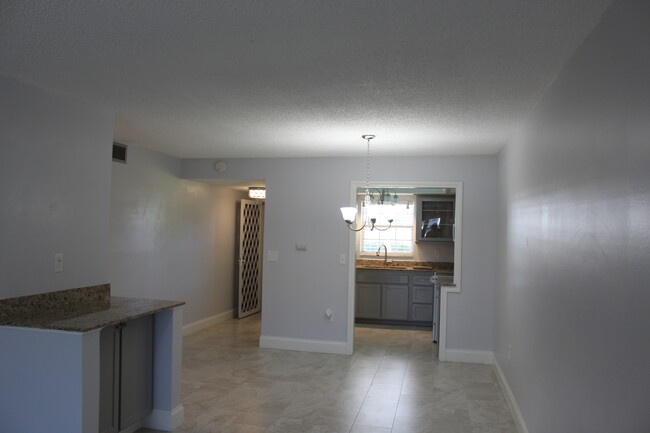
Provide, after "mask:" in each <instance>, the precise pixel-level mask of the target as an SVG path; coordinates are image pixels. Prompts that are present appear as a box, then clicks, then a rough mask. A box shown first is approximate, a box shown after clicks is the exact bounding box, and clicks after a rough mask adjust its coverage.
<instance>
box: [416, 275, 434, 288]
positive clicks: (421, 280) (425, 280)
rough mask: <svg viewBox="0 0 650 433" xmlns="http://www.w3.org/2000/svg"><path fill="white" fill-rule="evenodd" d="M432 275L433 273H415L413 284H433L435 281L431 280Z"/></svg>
mask: <svg viewBox="0 0 650 433" xmlns="http://www.w3.org/2000/svg"><path fill="white" fill-rule="evenodd" d="M431 277H433V274H431V275H413V277H412V278H413V284H416V285H417V284H419V285H422V286H433V283H432V282H431Z"/></svg>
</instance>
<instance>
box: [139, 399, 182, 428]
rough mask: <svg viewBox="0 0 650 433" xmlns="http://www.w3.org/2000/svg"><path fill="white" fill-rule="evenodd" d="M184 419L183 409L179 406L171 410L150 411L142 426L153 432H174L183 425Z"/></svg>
mask: <svg viewBox="0 0 650 433" xmlns="http://www.w3.org/2000/svg"><path fill="white" fill-rule="evenodd" d="M184 419H185V408H184V407H183V405H181V404H179V405H178V406H176V407H175V408H173V409H172V410H160V409H154V410H152V411H151V413H150V414H149V415H147V416H146V417H145V419H144V422H143V423H142V424H143V425H144V426H145V427H147V428H150V429H153V430H163V431H174V430H176V429H177V428H178V427H180V426H181V424H183V421H184Z"/></svg>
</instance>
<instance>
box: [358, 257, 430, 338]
mask: <svg viewBox="0 0 650 433" xmlns="http://www.w3.org/2000/svg"><path fill="white" fill-rule="evenodd" d="M432 275H433V273H422V272H413V271H390V270H365V269H359V270H357V276H356V281H357V282H356V308H355V312H356V315H355V318H356V319H357V320H359V321H361V322H364V321H365V322H369V323H381V322H384V323H393V324H413V325H423V326H430V325H431V324H432V321H433V284H432V283H431V280H430V277H431V276H432Z"/></svg>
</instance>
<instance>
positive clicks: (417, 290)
mask: <svg viewBox="0 0 650 433" xmlns="http://www.w3.org/2000/svg"><path fill="white" fill-rule="evenodd" d="M411 302H413V303H420V304H431V303H432V302H433V286H431V287H427V286H413V291H412V292H411Z"/></svg>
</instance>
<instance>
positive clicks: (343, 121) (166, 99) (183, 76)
mask: <svg viewBox="0 0 650 433" xmlns="http://www.w3.org/2000/svg"><path fill="white" fill-rule="evenodd" d="M609 3H610V0H489V1H484V0H429V1H425V0H400V1H394V0H390V1H388V0H384V1H381V0H341V1H335V0H322V1H299V0H296V1H284V0H274V1H272V0H267V1H242V0H230V1H215V0H209V1H191V2H186V1H158V0H138V1H133V0H128V1H125V0H111V1H100V0H85V1H42V0H1V1H0V74H5V75H10V76H14V77H16V78H18V79H20V80H22V81H24V82H27V83H32V84H35V85H38V86H40V87H44V88H47V89H50V90H53V91H55V92H59V93H64V94H68V95H73V96H77V97H80V98H83V99H86V100H90V101H93V102H94V103H96V104H98V105H100V106H102V107H105V108H107V109H110V110H113V111H115V112H116V113H117V114H116V128H115V138H116V139H117V140H119V141H122V142H124V143H127V144H137V145H141V146H143V147H147V148H150V149H155V150H158V151H160V152H163V153H166V154H169V155H173V156H177V157H217V158H226V157H274V156H352V155H356V156H358V155H363V154H364V152H365V143H364V142H363V140H361V138H360V135H361V134H364V133H373V134H376V135H377V139H376V140H375V141H374V142H373V155H442V154H447V155H449V154H452V155H467V154H492V153H496V152H497V151H498V150H499V149H500V147H501V146H502V145H503V144H504V143H505V142H506V141H507V140H508V138H509V136H510V135H511V134H512V133H513V131H514V129H515V128H516V127H517V125H518V124H519V123H520V122H521V120H522V119H523V116H524V115H525V114H526V112H527V110H529V109H530V108H532V106H533V105H534V104H535V102H536V101H537V100H538V99H539V97H540V96H541V95H542V94H543V92H544V90H545V89H546V87H547V86H548V85H549V84H550V83H551V82H552V80H553V78H554V77H555V76H556V74H557V73H558V72H559V71H560V70H561V68H562V66H563V65H564V64H565V63H566V61H567V60H568V59H569V57H570V56H571V54H572V53H573V52H574V51H575V49H576V48H577V46H578V45H579V44H580V43H581V42H582V41H583V40H584V38H585V37H586V35H587V34H588V33H589V32H590V31H591V30H592V29H593V27H594V26H595V24H596V23H597V22H598V20H599V18H600V16H601V15H602V13H603V11H604V9H605V8H606V6H607V5H608V4H609Z"/></svg>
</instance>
